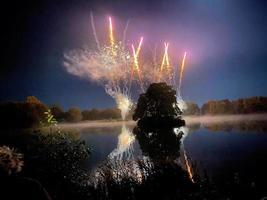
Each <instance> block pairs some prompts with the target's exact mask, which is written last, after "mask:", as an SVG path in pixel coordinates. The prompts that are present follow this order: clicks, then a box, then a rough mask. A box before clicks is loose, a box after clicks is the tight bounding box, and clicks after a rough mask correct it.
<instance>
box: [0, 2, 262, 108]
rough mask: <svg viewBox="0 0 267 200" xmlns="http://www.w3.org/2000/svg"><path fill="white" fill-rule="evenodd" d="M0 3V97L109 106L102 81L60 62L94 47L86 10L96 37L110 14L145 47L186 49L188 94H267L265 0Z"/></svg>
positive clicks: (198, 98)
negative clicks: (84, 76)
mask: <svg viewBox="0 0 267 200" xmlns="http://www.w3.org/2000/svg"><path fill="white" fill-rule="evenodd" d="M1 7H2V9H3V10H4V11H5V13H4V12H1V36H2V37H1V39H2V40H1V45H2V50H3V51H4V52H2V54H1V67H0V101H6V100H16V101H17V100H19V101H20V100H24V99H25V97H26V96H29V95H34V96H36V97H37V98H39V99H40V100H41V101H43V102H44V103H46V104H54V103H57V104H60V105H62V106H63V108H65V109H66V108H69V107H71V106H79V107H81V108H83V109H84V108H92V107H97V108H104V107H113V106H114V105H115V103H114V101H113V99H111V98H110V97H109V96H108V95H106V94H105V92H104V89H103V88H102V87H101V86H99V85H98V84H96V83H92V82H89V81H88V80H82V79H80V78H78V77H75V76H73V75H71V74H68V73H67V72H66V70H65V69H64V67H63V65H62V62H63V54H64V52H65V51H68V50H71V49H74V48H80V47H82V46H83V45H85V44H87V45H89V46H92V47H94V45H95V44H94V40H93V34H92V30H91V27H90V11H91V10H92V11H94V15H95V19H96V20H95V22H96V28H97V31H98V32H99V34H100V38H101V41H104V40H105V39H106V35H105V34H103V33H105V28H106V25H105V22H106V20H107V16H109V15H110V16H112V17H113V18H114V21H115V29H116V30H117V32H116V34H118V35H119V34H120V33H121V30H123V27H124V25H125V23H126V21H127V19H130V20H131V24H130V28H129V36H128V40H129V41H133V40H135V41H136V40H138V38H139V37H140V36H141V35H143V36H144V48H147V49H148V48H149V47H150V46H151V45H153V44H155V43H157V44H158V45H162V43H163V42H164V41H169V42H170V45H171V46H170V51H171V54H172V55H173V56H174V57H175V59H176V60H177V61H179V60H181V57H182V54H183V51H185V50H186V51H187V52H188V61H187V65H186V71H185V74H184V81H183V90H182V95H183V97H184V99H185V100H192V101H195V102H197V103H198V104H202V103H203V102H205V101H207V100H211V99H226V98H228V99H237V98H242V97H250V96H256V95H257V96H258V95H261V96H267V84H266V78H267V39H266V38H267V1H265V0H262V1H260V0H183V1H182V0H176V1H175V0H131V1H130V0H114V1H111V0H109V1H104V0H95V1H89V0H87V1H86V0H71V1H67V0H65V1H63V0H62V1H58V0H53V1H50V0H47V1H43V2H42V1H32V2H31V1H18V2H16V1H14V2H12V1H9V3H8V4H7V5H4V4H3V5H1ZM117 37H119V36H117Z"/></svg>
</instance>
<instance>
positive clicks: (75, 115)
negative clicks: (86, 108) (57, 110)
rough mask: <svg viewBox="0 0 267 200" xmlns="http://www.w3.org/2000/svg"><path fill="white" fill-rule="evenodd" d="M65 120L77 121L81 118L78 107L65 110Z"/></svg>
mask: <svg viewBox="0 0 267 200" xmlns="http://www.w3.org/2000/svg"><path fill="white" fill-rule="evenodd" d="M65 115H66V120H67V121H69V122H79V121H81V120H82V113H81V110H80V108H77V107H73V108H70V109H69V110H68V111H67V112H66V114H65Z"/></svg>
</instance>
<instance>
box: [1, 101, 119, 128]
mask: <svg viewBox="0 0 267 200" xmlns="http://www.w3.org/2000/svg"><path fill="white" fill-rule="evenodd" d="M49 109H50V111H51V113H52V115H53V116H54V118H55V119H56V120H57V121H58V122H79V121H82V120H104V119H105V120H113V119H120V110H118V109H117V108H107V109H89V110H83V111H81V109H80V108H79V107H72V108H69V109H68V110H67V111H64V110H63V109H62V107H61V106H60V105H51V106H48V105H45V104H44V103H43V102H41V101H40V100H39V99H37V98H36V97H34V96H29V97H27V98H26V100H25V101H23V102H13V101H12V102H1V103H0V121H1V128H2V129H19V128H34V127H40V126H42V125H44V124H45V123H46V122H45V117H46V116H45V112H46V111H48V110H49Z"/></svg>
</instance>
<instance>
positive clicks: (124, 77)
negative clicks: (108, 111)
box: [64, 12, 186, 120]
mask: <svg viewBox="0 0 267 200" xmlns="http://www.w3.org/2000/svg"><path fill="white" fill-rule="evenodd" d="M128 25H129V21H127V23H126V26H125V28H124V31H123V40H122V42H121V41H117V40H115V37H114V26H113V22H112V18H111V17H109V18H108V38H109V43H108V44H107V45H105V44H104V45H101V44H100V42H99V40H98V37H97V32H96V29H95V24H94V17H93V13H92V12H91V26H92V30H93V35H94V38H95V42H96V45H97V50H95V49H90V48H88V47H84V48H82V49H76V50H72V51H68V52H66V53H65V54H64V66H65V68H66V70H67V71H68V72H69V73H71V74H73V75H76V76H79V77H81V78H85V79H89V80H91V81H94V82H97V83H99V84H101V85H102V86H103V87H104V88H105V91H106V92H107V94H109V95H110V96H111V97H112V98H114V99H115V101H116V104H117V107H118V108H119V109H120V110H121V116H122V119H123V120H124V119H125V118H126V116H127V113H128V112H129V111H130V109H131V107H132V105H133V102H132V100H131V89H132V88H135V89H136V88H137V87H132V84H134V83H137V84H138V86H139V87H140V89H141V90H140V91H141V92H145V90H146V88H147V87H148V86H149V85H150V84H151V83H153V82H166V83H167V84H169V85H172V86H173V88H176V90H177V93H178V95H177V103H178V104H179V107H180V108H181V110H182V111H183V110H184V109H185V108H186V107H185V105H186V104H185V103H184V102H183V100H182V98H181V83H182V78H183V72H184V66H185V59H186V52H185V54H184V57H183V61H182V65H181V69H180V76H179V82H178V84H176V81H175V79H176V78H175V74H174V72H175V71H176V70H175V69H174V66H173V65H171V62H170V56H169V54H168V48H169V43H167V42H165V43H164V53H163V56H162V59H161V62H157V58H156V53H155V54H154V55H153V58H152V60H153V61H152V63H146V62H144V61H142V63H143V64H142V65H141V64H140V53H141V48H142V44H143V37H141V38H140V41H139V43H138V46H137V47H135V46H134V45H133V44H132V45H131V46H130V47H131V48H129V46H127V45H126V33H127V29H128ZM131 51H132V53H131ZM158 63H160V65H159V66H157V65H158Z"/></svg>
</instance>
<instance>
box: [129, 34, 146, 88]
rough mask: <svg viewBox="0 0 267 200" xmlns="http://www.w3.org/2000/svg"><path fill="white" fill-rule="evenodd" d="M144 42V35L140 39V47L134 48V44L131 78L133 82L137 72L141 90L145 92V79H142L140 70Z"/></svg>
mask: <svg viewBox="0 0 267 200" xmlns="http://www.w3.org/2000/svg"><path fill="white" fill-rule="evenodd" d="M142 43H143V37H141V38H140V41H139V44H138V47H137V49H136V50H135V48H134V45H133V44H132V51H133V68H132V73H131V79H130V80H131V82H132V80H133V76H134V73H135V72H137V75H138V80H139V83H140V87H141V90H142V92H144V86H143V81H142V77H141V71H140V66H139V54H140V50H141V46H142Z"/></svg>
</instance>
